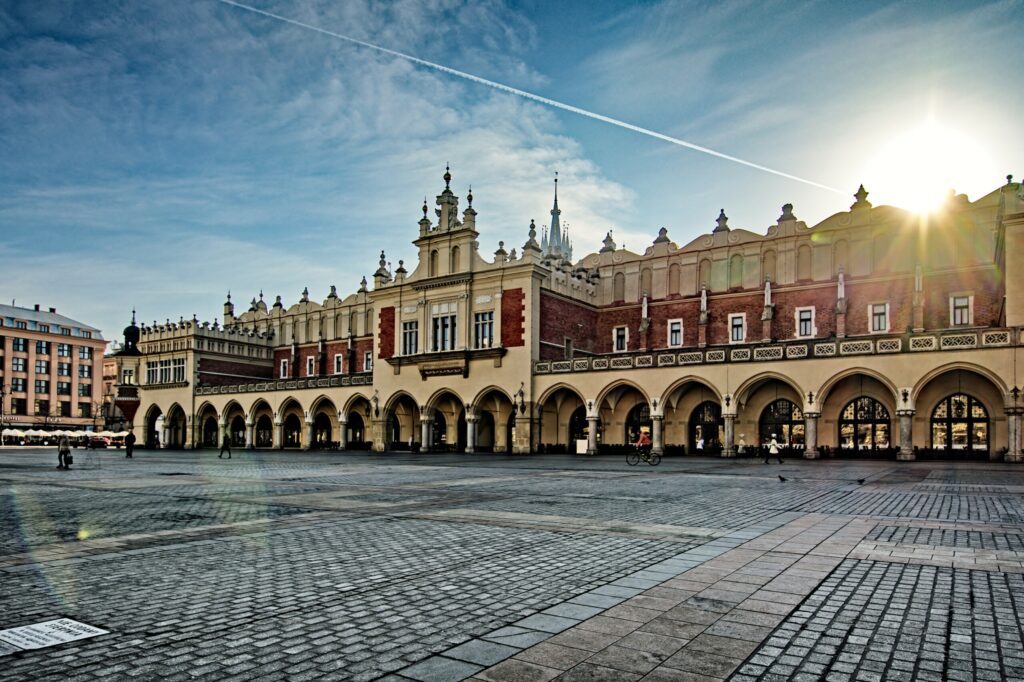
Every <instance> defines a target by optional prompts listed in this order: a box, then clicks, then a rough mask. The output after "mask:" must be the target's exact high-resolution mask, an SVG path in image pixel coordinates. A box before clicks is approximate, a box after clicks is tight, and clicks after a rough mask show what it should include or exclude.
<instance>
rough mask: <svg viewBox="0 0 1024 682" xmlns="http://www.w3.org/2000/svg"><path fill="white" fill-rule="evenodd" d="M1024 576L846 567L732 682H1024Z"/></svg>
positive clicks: (867, 564) (863, 564)
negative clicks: (790, 681)
mask: <svg viewBox="0 0 1024 682" xmlns="http://www.w3.org/2000/svg"><path fill="white" fill-rule="evenodd" d="M1022 607H1024V577H1022V576H1021V575H1020V574H1006V573H990V572H983V571H966V570H958V569H948V568H939V567H934V566H914V565H907V564H898V563H881V562H874V561H856V560H846V561H844V562H843V563H842V564H840V566H839V567H838V568H837V569H836V570H835V572H834V573H833V574H832V575H830V576H829V577H828V578H827V579H826V580H825V581H824V582H823V583H822V584H821V586H820V587H819V588H818V589H817V590H815V592H814V593H813V594H811V595H810V596H809V597H808V598H807V599H806V600H805V601H804V603H803V604H801V605H800V607H799V608H798V609H797V610H796V611H794V612H793V613H792V615H790V616H789V617H788V618H787V619H786V620H785V621H784V622H783V623H782V624H781V625H780V626H779V627H778V628H777V629H776V630H775V631H774V632H773V633H772V634H771V636H769V637H768V638H767V640H765V642H764V645H763V646H761V647H760V648H759V649H758V650H757V651H756V652H755V653H754V654H753V655H752V656H751V657H750V659H749V660H748V661H747V662H746V663H745V664H744V665H743V666H742V667H740V669H739V671H738V673H737V674H736V675H734V676H733V677H732V678H731V679H732V680H735V681H736V682H753V680H775V679H793V680H820V679H824V680H828V681H829V682H845V681H846V680H865V681H874V680H936V681H939V680H1012V679H1017V680H1019V679H1024V649H1022V635H1024V632H1022V628H1021V621H1020V618H1019V615H1018V614H1019V613H1020V612H1021V611H1020V609H1021V608H1022Z"/></svg>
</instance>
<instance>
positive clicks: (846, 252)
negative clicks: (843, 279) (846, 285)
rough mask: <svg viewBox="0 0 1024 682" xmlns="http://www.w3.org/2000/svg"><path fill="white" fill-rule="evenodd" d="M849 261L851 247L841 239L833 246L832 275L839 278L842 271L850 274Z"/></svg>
mask: <svg viewBox="0 0 1024 682" xmlns="http://www.w3.org/2000/svg"><path fill="white" fill-rule="evenodd" d="M849 260H850V247H849V245H848V244H847V243H846V240H845V239H840V240H839V241H837V242H836V243H835V244H833V245H832V275H833V276H834V277H838V276H839V271H840V270H842V271H843V272H845V273H846V274H850V263H849Z"/></svg>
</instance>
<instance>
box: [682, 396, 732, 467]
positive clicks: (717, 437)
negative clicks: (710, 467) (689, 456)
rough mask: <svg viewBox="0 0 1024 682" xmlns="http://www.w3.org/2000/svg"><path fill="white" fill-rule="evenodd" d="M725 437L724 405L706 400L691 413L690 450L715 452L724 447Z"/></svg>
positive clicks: (694, 451) (699, 452) (696, 452)
mask: <svg viewBox="0 0 1024 682" xmlns="http://www.w3.org/2000/svg"><path fill="white" fill-rule="evenodd" d="M724 437H725V420H724V419H722V407H721V406H720V405H719V404H718V403H715V402H712V401H710V400H705V401H704V402H702V403H701V404H700V405H698V406H697V407H696V409H694V411H693V413H692V414H691V415H690V452H692V453H694V454H698V455H699V454H703V453H706V452H708V451H709V450H710V451H711V452H715V451H717V450H719V449H721V447H722V439H723V438H724Z"/></svg>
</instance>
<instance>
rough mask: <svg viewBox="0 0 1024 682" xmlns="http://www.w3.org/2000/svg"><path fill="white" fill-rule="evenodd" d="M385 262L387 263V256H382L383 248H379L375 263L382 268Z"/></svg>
mask: <svg viewBox="0 0 1024 682" xmlns="http://www.w3.org/2000/svg"><path fill="white" fill-rule="evenodd" d="M386 264H387V258H385V257H384V250H383V249H381V252H380V261H379V262H378V263H377V265H379V266H380V267H382V268H383V267H384V266H385V265H386Z"/></svg>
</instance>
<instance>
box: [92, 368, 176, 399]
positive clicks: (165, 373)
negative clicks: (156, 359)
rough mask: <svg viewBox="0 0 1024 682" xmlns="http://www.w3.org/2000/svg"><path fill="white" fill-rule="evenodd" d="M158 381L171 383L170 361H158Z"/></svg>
mask: <svg viewBox="0 0 1024 682" xmlns="http://www.w3.org/2000/svg"><path fill="white" fill-rule="evenodd" d="M160 383H161V384H169V383H171V361H170V360H161V361H160ZM79 395H81V394H79Z"/></svg>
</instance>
